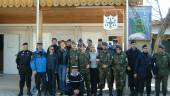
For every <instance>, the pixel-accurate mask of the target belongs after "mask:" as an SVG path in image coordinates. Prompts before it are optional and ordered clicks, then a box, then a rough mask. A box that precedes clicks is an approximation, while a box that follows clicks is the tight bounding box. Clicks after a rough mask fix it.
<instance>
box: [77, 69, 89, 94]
mask: <svg viewBox="0 0 170 96" xmlns="http://www.w3.org/2000/svg"><path fill="white" fill-rule="evenodd" d="M80 73H81V75H82V76H83V78H84V82H85V87H86V90H87V93H88V92H90V91H91V88H90V69H85V70H80Z"/></svg>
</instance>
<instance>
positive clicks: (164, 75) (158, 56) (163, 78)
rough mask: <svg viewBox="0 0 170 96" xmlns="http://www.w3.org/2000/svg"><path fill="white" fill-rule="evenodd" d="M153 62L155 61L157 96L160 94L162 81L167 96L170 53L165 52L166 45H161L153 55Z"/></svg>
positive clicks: (163, 90) (163, 91)
mask: <svg viewBox="0 0 170 96" xmlns="http://www.w3.org/2000/svg"><path fill="white" fill-rule="evenodd" d="M153 63H155V67H156V68H155V69H156V71H155V91H156V96H159V94H160V83H161V82H162V93H163V96H166V93H167V85H168V75H169V72H170V55H169V54H168V53H167V52H165V47H164V45H159V48H158V52H157V53H155V54H154V55H153Z"/></svg>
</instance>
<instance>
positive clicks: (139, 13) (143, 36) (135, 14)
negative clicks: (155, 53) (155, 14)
mask: <svg viewBox="0 0 170 96" xmlns="http://www.w3.org/2000/svg"><path fill="white" fill-rule="evenodd" d="M128 18H129V26H128V28H129V30H128V32H129V37H128V38H129V40H150V39H151V26H152V25H151V6H139V7H129V17H128Z"/></svg>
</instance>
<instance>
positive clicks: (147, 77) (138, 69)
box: [134, 45, 155, 96]
mask: <svg viewBox="0 0 170 96" xmlns="http://www.w3.org/2000/svg"><path fill="white" fill-rule="evenodd" d="M142 49H143V52H142V53H141V54H140V55H139V56H138V57H137V59H136V64H135V65H136V66H135V71H134V72H135V74H136V75H137V80H138V84H137V85H138V92H139V95H138V96H143V92H144V87H145V84H146V92H147V96H150V94H151V80H152V72H153V73H154V72H155V70H154V64H153V63H152V56H151V55H150V54H149V49H148V46H147V45H143V46H142Z"/></svg>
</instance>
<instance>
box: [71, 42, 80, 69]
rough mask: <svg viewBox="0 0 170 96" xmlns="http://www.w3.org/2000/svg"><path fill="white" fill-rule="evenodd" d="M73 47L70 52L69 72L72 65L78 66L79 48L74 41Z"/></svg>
mask: <svg viewBox="0 0 170 96" xmlns="http://www.w3.org/2000/svg"><path fill="white" fill-rule="evenodd" d="M71 47H72V48H71V49H70V52H69V72H70V69H71V66H78V50H77V47H76V43H75V42H72V43H71Z"/></svg>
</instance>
